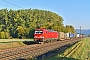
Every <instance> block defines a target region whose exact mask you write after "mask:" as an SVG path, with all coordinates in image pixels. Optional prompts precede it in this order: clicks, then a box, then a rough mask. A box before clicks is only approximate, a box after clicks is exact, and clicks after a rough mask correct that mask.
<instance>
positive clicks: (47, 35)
mask: <svg viewBox="0 0 90 60" xmlns="http://www.w3.org/2000/svg"><path fill="white" fill-rule="evenodd" d="M79 37H81V36H80V34H74V33H64V32H58V31H54V30H50V29H45V28H39V29H36V30H35V32H34V42H52V41H57V40H69V39H73V38H79Z"/></svg>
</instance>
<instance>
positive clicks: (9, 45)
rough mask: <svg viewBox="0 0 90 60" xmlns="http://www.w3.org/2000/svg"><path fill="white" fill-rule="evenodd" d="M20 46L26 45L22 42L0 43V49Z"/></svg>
mask: <svg viewBox="0 0 90 60" xmlns="http://www.w3.org/2000/svg"><path fill="white" fill-rule="evenodd" d="M20 46H26V45H25V44H24V43H23V42H12V43H7V44H0V50H2V49H7V48H14V47H20Z"/></svg>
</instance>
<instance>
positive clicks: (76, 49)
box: [47, 38, 90, 60]
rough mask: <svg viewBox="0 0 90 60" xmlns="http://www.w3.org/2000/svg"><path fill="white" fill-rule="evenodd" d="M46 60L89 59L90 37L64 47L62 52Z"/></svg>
mask: <svg viewBox="0 0 90 60" xmlns="http://www.w3.org/2000/svg"><path fill="white" fill-rule="evenodd" d="M47 60H90V38H85V39H83V40H82V41H80V42H78V43H76V44H75V45H73V46H71V47H69V48H68V49H66V50H65V51H64V52H63V53H61V54H58V55H56V56H53V57H51V58H49V59H47Z"/></svg>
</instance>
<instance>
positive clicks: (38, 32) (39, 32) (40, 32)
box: [35, 31, 43, 34]
mask: <svg viewBox="0 0 90 60" xmlns="http://www.w3.org/2000/svg"><path fill="white" fill-rule="evenodd" d="M42 33H43V31H35V34H42Z"/></svg>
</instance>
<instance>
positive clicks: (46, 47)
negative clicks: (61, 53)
mask: <svg viewBox="0 0 90 60" xmlns="http://www.w3.org/2000/svg"><path fill="white" fill-rule="evenodd" d="M76 41H80V39H74V40H65V41H57V42H52V43H45V44H34V45H28V46H23V47H17V48H11V49H4V50H0V60H17V59H20V58H25V59H27V58H32V57H37V56H40V55H42V54H44V53H46V52H49V51H52V50H54V49H56V48H59V47H61V46H64V45H67V44H71V43H74V42H76Z"/></svg>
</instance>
